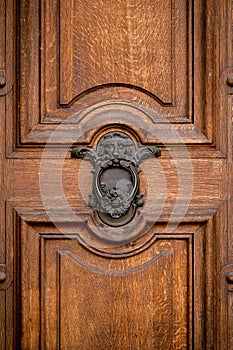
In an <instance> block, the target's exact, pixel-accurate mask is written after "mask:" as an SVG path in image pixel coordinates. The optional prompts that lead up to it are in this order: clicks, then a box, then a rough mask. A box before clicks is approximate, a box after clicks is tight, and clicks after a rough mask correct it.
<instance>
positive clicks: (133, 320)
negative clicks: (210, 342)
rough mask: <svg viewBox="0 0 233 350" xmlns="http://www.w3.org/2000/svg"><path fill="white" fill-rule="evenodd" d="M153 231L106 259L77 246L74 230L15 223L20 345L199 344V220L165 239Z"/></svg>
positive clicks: (201, 260)
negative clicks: (139, 245) (142, 246)
mask: <svg viewBox="0 0 233 350" xmlns="http://www.w3.org/2000/svg"><path fill="white" fill-rule="evenodd" d="M24 215H25V214H24ZM31 220H32V218H31ZM80 229H82V228H81V226H80ZM153 230H155V231H157V239H156V241H155V242H154V243H153V244H152V245H151V246H150V247H149V248H148V249H147V250H146V251H144V252H143V253H140V254H138V255H134V256H132V257H129V258H127V259H123V260H122V259H121V260H119V259H110V260H109V259H105V258H102V257H98V256H95V255H93V254H91V253H90V252H88V251H86V250H85V249H84V248H82V247H81V246H79V245H77V242H76V238H75V235H74V234H71V235H70V234H68V235H65V236H64V235H63V236H61V235H60V234H59V232H57V230H56V229H55V228H54V227H52V226H51V225H48V224H46V225H45V224H42V223H37V224H36V223H32V222H31V223H25V221H22V224H21V231H20V237H21V238H20V240H21V269H22V279H21V286H20V294H21V302H22V311H23V318H22V328H23V338H22V346H23V348H30V347H33V346H34V347H35V346H39V344H40V346H42V347H46V348H64V347H66V346H67V344H69V346H70V347H75V346H76V347H77V346H80V347H83V348H87V349H88V348H91V347H95V346H96V344H98V346H99V347H101V348H104V347H105V348H109V347H110V346H111V344H112V346H115V347H118V348H121V349H126V348H127V347H128V344H132V345H133V346H134V348H137V349H139V348H140V349H148V348H153V347H155V346H156V348H158V349H159V348H164V349H169V348H171V346H174V347H184V348H188V347H189V348H190V349H191V348H193V346H194V348H196V347H198V346H201V344H202V341H203V333H202V326H201V323H202V321H201V319H202V317H203V316H201V315H203V313H204V304H203V303H202V301H201V300H202V298H203V295H204V293H205V289H203V288H205V287H204V283H203V282H204V280H203V271H204V270H203V269H205V268H207V266H206V265H205V264H206V263H205V259H204V251H205V245H204V239H206V238H205V237H206V233H205V226H202V225H200V224H196V225H194V226H193V225H184V226H183V227H180V228H179V229H178V230H177V232H176V235H175V236H174V235H173V236H170V237H168V236H167V235H166V234H164V233H162V232H163V225H162V226H160V227H159V226H158V227H157V229H155V228H154V229H153ZM193 259H194V261H195V262H196V267H198V268H197V269H195V272H194V266H193ZM29 260H30V261H31V262H32V263H33V264H32V265H31V266H29V265H28V263H27V262H28V261H29ZM208 269H209V271H210V270H211V267H210V266H208ZM38 276H39V279H38ZM39 285H42V286H43V288H41V289H40V288H39ZM145 286H147V288H145ZM209 287H210V286H209ZM206 288H208V287H207V286H206ZM97 290H98V293H96V291H97ZM194 299H195V305H199V307H197V306H196V307H195V309H194V308H193V300H194ZM28 300H30V303H28ZM29 319H30V322H29ZM39 320H41V325H40V327H39ZM142 320H143V321H142ZM192 329H195V333H193V332H192ZM148 332H149V333H150V335H152V334H153V336H150V337H148V336H147V335H148ZM194 344H195V345H194Z"/></svg>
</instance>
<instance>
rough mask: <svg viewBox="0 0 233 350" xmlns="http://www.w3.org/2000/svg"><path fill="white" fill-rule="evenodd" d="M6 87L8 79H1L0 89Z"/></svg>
mask: <svg viewBox="0 0 233 350" xmlns="http://www.w3.org/2000/svg"><path fill="white" fill-rule="evenodd" d="M5 85H6V78H5V77H0V88H3V87H4V86H5Z"/></svg>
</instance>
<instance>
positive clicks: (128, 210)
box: [71, 131, 160, 226]
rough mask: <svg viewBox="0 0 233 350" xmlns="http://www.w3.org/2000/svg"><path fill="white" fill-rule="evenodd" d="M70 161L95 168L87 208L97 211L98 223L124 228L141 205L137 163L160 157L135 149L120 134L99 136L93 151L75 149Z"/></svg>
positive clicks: (156, 150) (148, 149) (155, 151)
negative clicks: (81, 160) (80, 161)
mask: <svg viewBox="0 0 233 350" xmlns="http://www.w3.org/2000/svg"><path fill="white" fill-rule="evenodd" d="M71 156H72V157H73V158H83V159H85V160H88V161H90V162H91V164H92V165H93V167H94V171H93V172H94V181H93V190H92V194H91V195H90V196H89V205H90V206H91V207H92V208H94V209H95V210H97V212H98V215H99V217H100V218H101V220H102V221H103V222H104V223H105V224H107V225H110V226H122V225H125V224H127V223H128V222H129V221H131V220H132V218H133V217H134V215H135V212H136V208H137V207H141V206H142V205H143V204H144V201H143V199H142V194H141V193H140V189H139V185H140V184H139V177H138V173H139V172H140V168H139V167H138V165H139V163H140V162H142V160H144V159H147V158H149V157H152V156H154V157H159V156H160V150H159V148H158V147H156V146H148V147H146V146H142V147H139V148H137V147H136V146H135V143H134V141H133V140H132V138H131V137H129V136H128V135H127V134H125V133H123V132H119V131H113V132H109V133H107V134H106V135H104V136H102V137H101V138H100V140H99V142H98V144H97V147H96V150H95V151H94V150H92V149H91V148H89V147H84V146H81V147H77V148H74V149H73V150H72V151H71Z"/></svg>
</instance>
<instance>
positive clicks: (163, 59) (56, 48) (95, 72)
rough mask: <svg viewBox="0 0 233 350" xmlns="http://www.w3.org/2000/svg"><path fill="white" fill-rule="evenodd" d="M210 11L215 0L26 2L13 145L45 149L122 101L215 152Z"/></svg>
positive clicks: (214, 43)
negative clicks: (69, 128)
mask: <svg viewBox="0 0 233 350" xmlns="http://www.w3.org/2000/svg"><path fill="white" fill-rule="evenodd" d="M214 8H215V3H214V0H212V1H211V2H210V3H209V5H207V4H205V5H204V4H203V3H202V1H201V0H198V1H194V2H192V1H186V0H179V1H173V0H167V1H165V0H164V1H159V2H156V3H155V2H153V1H150V0H147V1H146V2H145V1H141V0H137V1H136V2H135V1H131V0H127V1H120V0H118V1H115V2H114V3H112V4H110V3H108V6H105V2H103V1H100V0H98V1H89V2H88V3H87V2H85V1H81V0H79V1H78V0H77V1H70V0H67V1H62V2H61V3H60V4H58V2H57V1H56V0H54V1H51V2H47V1H43V0H41V1H39V0H37V2H36V4H35V2H30V1H29V2H28V3H26V2H21V3H20V5H19V7H18V8H17V9H18V11H19V13H18V18H21V21H20V22H19V23H18V36H19V38H20V41H19V44H18V46H17V60H18V62H20V65H19V66H18V71H17V72H18V73H17V84H18V86H19V91H18V101H19V100H20V104H19V103H17V105H18V107H17V113H18V118H19V119H18V123H17V125H18V126H17V128H18V134H19V135H18V142H17V145H16V148H17V149H19V148H20V149H23V147H30V148H32V147H33V146H34V145H41V144H43V143H45V142H46V141H47V140H48V136H49V135H50V133H51V131H52V130H54V128H56V125H57V123H61V122H62V121H64V119H66V120H67V121H66V123H67V124H68V123H69V121H70V119H69V118H70V117H71V116H74V115H77V120H79V112H80V111H82V110H83V109H85V108H86V107H88V106H90V105H94V104H98V103H100V102H103V103H105V102H106V101H109V100H118V101H119V100H124V101H127V102H126V104H127V105H128V106H129V108H130V107H131V106H132V107H133V104H135V103H136V106H141V107H142V106H144V107H145V108H149V111H150V112H151V116H152V119H154V121H155V122H156V116H158V115H159V116H162V117H165V118H167V119H168V122H172V123H175V124H177V125H176V126H174V127H175V128H177V130H179V131H181V133H182V134H183V135H184V137H185V142H187V143H191V144H195V145H196V144H205V145H207V146H208V145H210V146H212V148H214V149H216V148H217V149H218V148H219V147H218V146H217V147H216V144H218V143H219V140H218V137H219V120H218V119H216V113H217V105H216V103H215V102H216V98H217V96H215V95H214V94H209V95H208V91H210V90H211V89H212V88H213V87H214V84H215V77H216V76H218V66H217V65H215V57H216V55H217V54H218V39H217V38H218V20H216V21H214V22H211V21H209V20H208V18H210V17H211V16H212V15H213V14H214ZM114 13H117V14H118V15H117V16H114V15H113V14H114ZM205 16H206V18H205ZM107 18H108V19H107ZM106 19H107V20H106ZM203 23H206V26H207V31H205V28H204V27H203ZM39 33H40V35H39ZM208 33H211V36H212V37H211V38H210V39H211V40H209V41H208V46H206V45H205V43H204V38H205V37H206V40H207V39H208V37H207V36H208V35H209V34H208ZM29 57H30V58H29ZM205 57H208V58H209V59H208V60H207V61H206V62H205ZM204 66H206V70H207V71H205V70H204V68H203V67H204ZM203 94H204V96H207V95H208V98H206V103H203ZM194 96H195V98H194ZM70 122H71V124H72V121H70ZM13 124H15V122H13ZM186 124H187V125H186ZM221 128H222V130H224V128H225V125H224V124H223V125H222V126H221ZM62 130H63V131H64V135H63V138H62V143H66V142H69V141H68V139H67V137H66V126H65V125H64V126H63V127H62ZM85 141H87V139H85ZM143 141H144V142H146V141H148V140H147V138H146V137H145V138H144V140H143ZM12 142H13V143H14V140H12ZM80 142H82V141H81V140H80ZM153 142H156V139H153ZM210 149H211V147H210ZM200 150H201V151H202V148H200ZM16 155H17V156H19V157H20V152H19V153H15V155H14V156H16Z"/></svg>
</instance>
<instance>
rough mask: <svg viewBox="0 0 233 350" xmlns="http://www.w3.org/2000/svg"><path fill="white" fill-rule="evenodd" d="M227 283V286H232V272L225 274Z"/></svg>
mask: <svg viewBox="0 0 233 350" xmlns="http://www.w3.org/2000/svg"><path fill="white" fill-rule="evenodd" d="M227 282H228V283H229V284H233V272H229V273H228V274H227Z"/></svg>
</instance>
